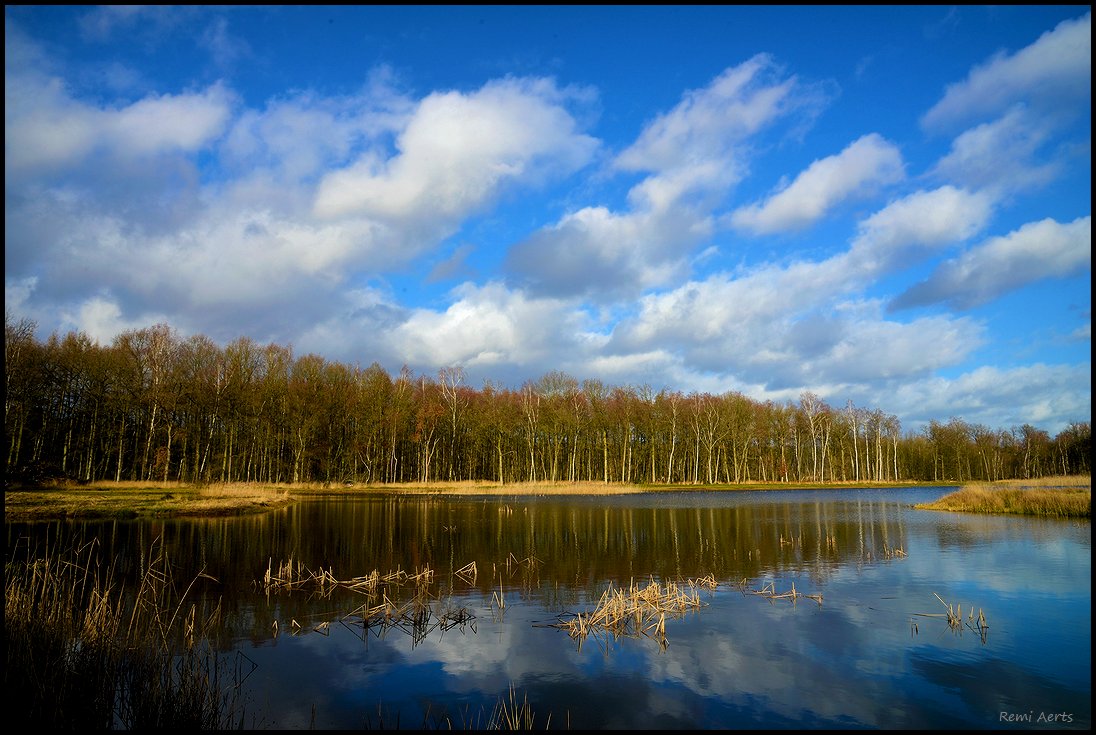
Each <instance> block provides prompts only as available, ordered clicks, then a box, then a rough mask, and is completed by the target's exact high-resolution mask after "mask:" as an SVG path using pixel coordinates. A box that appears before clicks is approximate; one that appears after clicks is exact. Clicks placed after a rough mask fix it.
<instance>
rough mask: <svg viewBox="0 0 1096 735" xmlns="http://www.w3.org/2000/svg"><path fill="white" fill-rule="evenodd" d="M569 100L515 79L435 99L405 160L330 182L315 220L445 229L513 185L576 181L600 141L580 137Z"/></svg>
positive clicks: (323, 186) (539, 82)
mask: <svg viewBox="0 0 1096 735" xmlns="http://www.w3.org/2000/svg"><path fill="white" fill-rule="evenodd" d="M566 97H567V95H566V92H565V91H564V90H560V89H558V88H557V87H556V86H555V84H554V83H552V82H551V81H549V80H544V79H512V78H510V79H504V80H500V81H494V82H489V83H488V84H486V85H484V86H483V87H482V88H481V89H479V90H477V91H476V92H473V93H471V94H463V93H460V92H445V93H434V94H431V95H429V96H427V97H426V98H425V99H423V100H422V101H421V102H420V103H419V104H418V106H417V108H416V109H415V111H414V112H413V113H412V115H411V116H410V119H409V120H408V122H407V125H406V127H405V128H404V129H403V130H402V131H401V133H400V135H399V137H398V139H397V141H396V146H397V148H398V151H399V152H398V154H397V155H395V156H394V157H391V158H385V157H383V156H380V155H377V154H376V153H375V152H370V153H369V154H367V155H364V156H362V157H361V158H360V159H358V160H357V161H355V162H354V163H353V164H352V165H350V166H348V167H346V168H343V169H341V170H339V171H335V172H332V173H329V174H327V175H326V176H325V177H324V178H323V179H322V180H321V181H320V184H319V187H318V190H317V193H316V200H315V208H314V211H315V213H316V214H317V215H318V216H320V217H325V218H337V217H341V216H346V215H358V216H366V217H372V218H377V219H380V220H384V221H388V222H407V221H411V220H414V219H418V218H422V217H428V218H431V219H434V220H441V221H444V222H445V228H446V229H447V228H448V227H451V226H452V223H453V222H456V221H458V220H459V219H461V218H462V217H465V216H468V215H469V214H472V213H475V212H478V211H480V210H481V209H482V208H483V207H484V206H485V205H486V204H487V203H489V202H491V201H492V200H493V199H494V198H495V197H496V196H497V195H498V194H499V191H500V189H501V188H502V187H503V185H505V184H507V183H509V182H515V181H523V182H529V181H536V180H537V179H539V178H541V177H542V176H544V175H546V174H548V173H550V172H562V173H570V172H571V171H574V170H575V169H577V168H579V167H580V166H582V165H584V164H585V163H586V162H587V161H588V160H589V159H590V156H591V155H592V154H593V152H594V150H595V149H596V148H597V141H595V140H594V139H593V138H591V137H590V136H588V135H585V134H583V133H581V132H579V130H578V127H577V123H576V121H575V119H574V118H573V117H572V116H571V114H570V113H569V112H568V111H567V110H566V108H565V107H564V106H563V104H564V102H565V101H566Z"/></svg>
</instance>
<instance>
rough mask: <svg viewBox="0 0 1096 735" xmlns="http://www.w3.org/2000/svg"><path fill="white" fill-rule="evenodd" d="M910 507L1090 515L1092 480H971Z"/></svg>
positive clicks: (999, 512) (1046, 514) (1067, 516)
mask: <svg viewBox="0 0 1096 735" xmlns="http://www.w3.org/2000/svg"><path fill="white" fill-rule="evenodd" d="M914 507H916V508H919V509H922V510H944V511H962V512H971V513H998V514H1014V515H1034V516H1047V517H1053V518H1091V517H1092V482H1091V478H1089V477H1053V478H1040V479H1039V480H1010V481H1007V482H998V483H972V484H969V485H964V486H963V487H961V488H960V489H959V490H956V491H955V492H953V493H950V494H948V495H945V496H944V497H942V498H940V499H939V500H937V501H934V502H932V503H921V504H919V505H916V506H914Z"/></svg>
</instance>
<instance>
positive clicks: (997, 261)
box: [891, 217, 1092, 309]
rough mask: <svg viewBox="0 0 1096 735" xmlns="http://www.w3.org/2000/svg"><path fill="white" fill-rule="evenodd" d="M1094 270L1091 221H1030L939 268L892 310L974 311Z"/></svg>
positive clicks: (908, 292) (897, 299)
mask: <svg viewBox="0 0 1096 735" xmlns="http://www.w3.org/2000/svg"><path fill="white" fill-rule="evenodd" d="M1086 268H1088V269H1091V268H1092V218H1091V217H1080V218H1078V219H1076V220H1074V221H1073V222H1071V223H1069V224H1065V225H1063V224H1060V223H1059V222H1056V221H1054V220H1053V219H1049V218H1048V219H1044V220H1042V221H1039V222H1031V223H1028V224H1026V225H1024V226H1023V227H1021V228H1019V229H1018V230H1015V231H1013V232H1010V233H1009V234H1008V235H1005V236H1003V237H994V238H991V239H990V240H987V241H986V242H984V243H982V244H981V245H979V246H977V247H975V248H972V249H970V250H969V251H967V252H966V253H964V254H963V255H962V256H960V257H959V258H955V259H952V260H948V261H946V262H945V263H943V264H941V265H940V266H939V267H938V268H937V269H936V270H935V271H934V272H933V273H932V275H931V276H929V278H928V279H926V280H924V281H921V282H920V283H918V284H917V285H915V286H913V287H911V288H909V289H907V290H906V291H905V292H904V293H902V294H901V295H900V296H898V297H897V298H896V299H895V300H894V302H893V303H892V305H891V308H892V309H902V308H907V307H911V306H924V305H926V304H933V303H946V304H948V305H949V306H951V307H952V308H955V309H970V308H973V307H975V306H978V305H980V304H984V303H986V302H988V301H992V300H993V299H995V298H997V297H999V296H1001V295H1002V294H1005V293H1008V292H1009V291H1014V290H1016V289H1019V288H1023V287H1024V286H1026V285H1028V284H1030V283H1034V282H1036V281H1040V280H1043V279H1046V278H1061V277H1065V276H1070V275H1074V274H1077V273H1080V272H1083V271H1084V270H1085V269H1086Z"/></svg>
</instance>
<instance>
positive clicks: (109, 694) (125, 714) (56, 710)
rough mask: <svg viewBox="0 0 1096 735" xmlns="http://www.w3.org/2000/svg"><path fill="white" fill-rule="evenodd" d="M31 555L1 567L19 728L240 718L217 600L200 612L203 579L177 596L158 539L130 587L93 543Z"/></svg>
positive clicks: (222, 725)
mask: <svg viewBox="0 0 1096 735" xmlns="http://www.w3.org/2000/svg"><path fill="white" fill-rule="evenodd" d="M28 556H29V557H30V558H28V560H26V561H14V560H12V561H9V562H8V563H6V565H5V585H4V586H5V602H4V648H5V656H6V665H5V669H4V672H5V674H4V680H5V695H6V696H7V697H8V698H9V701H12V702H18V703H19V706H18V707H15V708H11V710H12V712H11V713H12V715H13V717H14V724H15V725H16V727H17V729H20V728H21V726H26V727H28V728H29V727H30V726H33V727H34V728H36V729H43V728H44V729H47V730H52V729H61V730H73V729H77V728H79V729H85V728H91V729H113V728H122V729H145V728H148V729H161V728H164V727H168V726H171V727H179V728H191V727H193V728H197V729H227V728H228V727H242V726H243V718H242V715H241V716H240V717H239V719H237V714H236V708H237V704H238V702H237V699H236V697H237V696H238V693H239V689H238V685H239V683H240V678H239V676H240V675H239V673H237V675H236V677H235V679H236V681H235V685H229V686H226V687H225V688H224V690H222V682H223V681H225V680H226V679H228V678H231V677H229V676H228V674H227V673H226V671H225V670H224V669H223V667H222V665H221V661H220V660H219V658H218V656H217V654H216V653H215V652H213V651H212V650H211V648H210V647H209V646H208V639H209V638H208V637H209V634H210V632H211V631H212V630H213V629H214V628H215V627H217V626H218V625H219V624H220V605H219V603H218V604H217V605H215V606H214V607H213V608H212V609H209V610H208V611H207V612H202V613H201V614H199V609H198V605H197V603H194V602H189V598H190V597H191V592H192V589H193V586H194V583H195V581H196V579H197V578H196V579H195V580H194V581H192V582H191V584H190V586H188V587H187V588H186V590H185V591H184V592H182V593H181V594H180V593H179V592H178V590H177V588H176V586H175V583H174V581H173V580H172V578H171V574H170V567H169V565H168V563H167V560H166V558H165V557H164V555H163V553H162V546H161V545H160V544H159V543H154V545H153V549H152V551H151V553H150V555H149V557H148V559H147V567H146V570H145V573H144V574H143V575H142V577H141V579H140V580H139V581H138V583H137V586H136V589H135V590H134V589H132V588H131V589H127V588H125V587H124V586H123V584H122V583H121V582H120V581H119V580H118V579H117V578H116V577H115V572H114V567H113V565H112V564H110V565H104V562H103V560H102V558H101V549H100V547H99V544H98V542H97V540H93V541H91V542H89V543H86V544H80V543H75V544H72V545H71V547H68V548H59V547H58V544H57V542H54V543H53V544H52V545H51V544H50V543H47V544H46V548H45V550H44V551H43V552H41V553H37V554H33V555H30V554H28ZM199 576H203V575H199ZM206 609H207V608H203V610H206ZM245 678H246V677H245Z"/></svg>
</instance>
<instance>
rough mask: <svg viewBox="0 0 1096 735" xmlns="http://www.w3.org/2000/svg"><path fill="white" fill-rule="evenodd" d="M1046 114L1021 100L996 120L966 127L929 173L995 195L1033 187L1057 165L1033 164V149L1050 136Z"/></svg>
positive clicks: (1038, 184) (1052, 171) (1041, 181)
mask: <svg viewBox="0 0 1096 735" xmlns="http://www.w3.org/2000/svg"><path fill="white" fill-rule="evenodd" d="M1050 132H1051V130H1050V125H1049V122H1048V120H1047V119H1046V118H1045V117H1044V118H1040V117H1036V116H1034V115H1031V114H1029V112H1028V111H1027V109H1026V108H1025V107H1023V106H1022V105H1018V106H1016V107H1013V108H1011V109H1010V110H1009V111H1008V112H1006V113H1005V114H1004V115H1002V116H1001V117H999V118H997V119H996V120H994V121H992V122H989V123H984V124H982V125H978V126H976V127H973V128H971V129H970V130H966V131H964V132H963V133H962V134H961V135H959V136H958V137H956V138H955V140H954V141H952V144H951V150H950V151H949V152H948V154H947V155H946V156H944V157H943V158H941V159H940V161H939V162H937V164H936V166H935V167H934V168H933V171H932V173H933V174H935V175H937V176H940V177H943V178H945V179H947V180H948V181H951V182H954V183H956V184H959V185H960V186H964V187H967V188H970V189H974V190H984V191H990V192H993V193H994V194H995V195H1001V194H1004V193H1012V192H1015V191H1020V190H1023V189H1027V188H1034V187H1037V186H1040V185H1042V184H1045V183H1046V182H1048V181H1050V180H1051V179H1052V178H1053V177H1054V176H1055V175H1056V174H1057V173H1058V171H1059V169H1060V166H1059V165H1058V164H1056V163H1044V164H1036V163H1035V162H1034V160H1033V159H1034V158H1035V154H1036V152H1037V151H1038V150H1039V148H1040V147H1041V146H1042V145H1043V144H1044V143H1045V142H1046V141H1047V140H1048V138H1049V136H1050Z"/></svg>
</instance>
